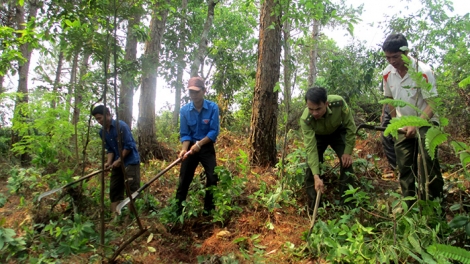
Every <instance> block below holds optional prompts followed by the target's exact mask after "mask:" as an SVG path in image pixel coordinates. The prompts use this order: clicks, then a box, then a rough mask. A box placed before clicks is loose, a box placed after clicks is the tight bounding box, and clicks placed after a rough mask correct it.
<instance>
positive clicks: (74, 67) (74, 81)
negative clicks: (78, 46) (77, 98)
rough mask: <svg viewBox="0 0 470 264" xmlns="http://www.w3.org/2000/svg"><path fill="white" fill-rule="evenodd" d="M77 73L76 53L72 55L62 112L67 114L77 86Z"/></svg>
mask: <svg viewBox="0 0 470 264" xmlns="http://www.w3.org/2000/svg"><path fill="white" fill-rule="evenodd" d="M77 72H78V51H77V52H76V53H75V54H74V56H73V60H72V70H71V71H70V82H69V86H68V88H67V97H66V102H65V106H64V108H65V109H64V110H65V111H67V112H69V111H70V109H71V108H72V95H73V93H74V91H75V85H76V84H77Z"/></svg>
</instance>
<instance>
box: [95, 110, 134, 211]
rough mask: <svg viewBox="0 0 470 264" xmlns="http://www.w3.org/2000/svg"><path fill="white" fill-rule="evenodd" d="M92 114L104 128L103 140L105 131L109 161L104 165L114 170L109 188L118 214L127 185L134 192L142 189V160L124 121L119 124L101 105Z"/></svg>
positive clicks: (112, 209) (112, 204)
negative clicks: (122, 167) (122, 164)
mask: <svg viewBox="0 0 470 264" xmlns="http://www.w3.org/2000/svg"><path fill="white" fill-rule="evenodd" d="M91 114H92V115H93V116H94V117H95V119H96V121H97V122H98V123H99V124H100V125H102V126H103V128H101V129H100V132H99V134H100V138H101V139H103V131H104V147H105V149H106V152H107V160H106V164H105V165H104V167H105V169H112V171H111V180H110V186H109V197H110V200H111V212H113V213H117V212H116V206H117V205H118V204H119V202H120V201H122V200H123V199H124V191H125V183H124V181H127V182H128V183H129V187H130V190H131V193H132V192H135V191H137V189H139V187H140V158H139V152H137V147H136V144H135V140H134V138H133V137H132V133H131V130H130V128H129V126H128V125H127V124H126V123H125V122H124V121H122V120H119V123H118V122H116V120H114V119H112V118H111V113H110V112H109V109H108V108H107V107H104V105H99V106H97V107H95V108H94V109H93V111H92V112H91ZM118 124H119V131H121V132H120V137H121V138H120V139H121V147H122V157H123V158H121V157H120V155H119V144H118V133H117V129H118V128H117V126H118ZM123 160H124V167H125V170H126V171H125V176H126V177H127V179H124V172H123V171H122V169H121V162H122V161H123Z"/></svg>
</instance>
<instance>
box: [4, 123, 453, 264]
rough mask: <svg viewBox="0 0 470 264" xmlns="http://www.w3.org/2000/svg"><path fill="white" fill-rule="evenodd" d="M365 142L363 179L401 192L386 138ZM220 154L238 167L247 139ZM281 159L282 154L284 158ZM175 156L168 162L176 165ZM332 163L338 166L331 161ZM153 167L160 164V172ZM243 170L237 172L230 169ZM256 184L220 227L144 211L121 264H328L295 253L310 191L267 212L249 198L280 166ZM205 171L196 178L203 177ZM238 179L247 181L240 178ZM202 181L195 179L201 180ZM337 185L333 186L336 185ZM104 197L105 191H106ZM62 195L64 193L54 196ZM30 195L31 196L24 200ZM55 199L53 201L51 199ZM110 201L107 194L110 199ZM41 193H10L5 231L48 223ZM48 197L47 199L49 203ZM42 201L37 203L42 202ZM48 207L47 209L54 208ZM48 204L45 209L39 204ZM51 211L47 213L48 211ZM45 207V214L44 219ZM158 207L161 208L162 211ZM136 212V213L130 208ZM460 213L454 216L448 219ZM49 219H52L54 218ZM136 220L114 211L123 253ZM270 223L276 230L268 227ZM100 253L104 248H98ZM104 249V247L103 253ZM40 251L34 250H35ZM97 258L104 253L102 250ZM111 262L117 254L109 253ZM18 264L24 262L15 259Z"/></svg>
mask: <svg viewBox="0 0 470 264" xmlns="http://www.w3.org/2000/svg"><path fill="white" fill-rule="evenodd" d="M367 135H368V136H367V137H366V138H365V139H359V138H358V140H357V143H356V151H355V153H356V158H362V159H366V160H367V159H370V157H371V155H373V156H375V157H379V158H380V159H377V158H376V159H375V160H374V161H371V162H374V164H375V165H374V166H375V169H374V170H366V171H365V172H360V173H358V174H357V177H363V178H364V177H365V178H368V179H370V182H371V183H372V185H373V186H374V189H375V190H376V191H377V192H379V193H380V192H385V191H386V190H395V191H397V192H398V190H399V185H398V181H397V179H396V178H395V176H394V174H393V173H392V171H391V170H390V169H389V166H388V163H387V161H386V159H385V158H384V154H383V152H382V147H381V143H380V134H379V133H374V132H372V133H368V134H367ZM299 144H301V143H299V142H296V141H293V142H290V143H289V146H288V148H287V152H288V153H289V152H291V151H293V150H294V149H295V148H297V147H298V146H299ZM216 149H217V155H218V165H224V163H227V161H228V160H229V161H230V160H231V161H232V162H231V163H230V164H231V165H230V166H235V165H234V164H235V162H233V161H235V160H236V159H237V156H238V155H239V154H240V152H239V149H242V150H243V151H245V152H246V153H248V143H247V139H246V138H244V137H241V136H236V135H232V134H230V133H227V132H225V133H223V134H222V135H221V136H220V138H219V140H218V142H217V145H216ZM279 157H280V154H279ZM171 158H172V157H168V162H170V161H171ZM440 158H441V163H442V164H444V165H446V164H457V163H458V161H457V159H456V158H455V157H454V155H453V154H452V153H451V152H450V151H446V150H445V149H444V150H441V153H440ZM168 162H167V163H159V167H157V168H156V167H155V165H152V164H150V165H145V166H143V167H142V169H141V175H142V177H141V181H142V183H145V182H147V181H148V180H149V179H151V178H152V177H153V176H154V175H155V174H156V172H158V171H159V170H161V169H163V168H164V167H165V165H166V166H167V165H168V164H169V163H168ZM331 162H332V164H334V163H336V162H337V161H331ZM152 166H153V167H152ZM178 169H179V165H177V166H175V167H174V168H172V169H171V170H170V171H168V172H167V173H166V174H165V175H164V176H163V177H161V178H160V179H158V180H157V181H155V182H154V183H153V184H152V185H151V186H150V187H149V188H148V192H149V194H151V195H154V196H155V198H156V199H157V200H158V201H159V202H160V203H161V204H160V205H158V206H157V205H155V207H158V208H161V207H164V206H166V201H167V200H168V199H169V198H170V197H173V196H174V193H175V190H176V184H177V178H178V172H179V170H178ZM228 169H229V170H232V171H237V170H236V169H235V168H234V167H233V168H230V167H229V168H228ZM2 171H3V173H2V174H3V175H1V176H0V181H1V184H0V192H2V193H7V179H8V175H5V172H6V170H5V169H3V170H2ZM250 172H251V173H249V175H246V176H247V179H248V181H247V182H246V186H245V189H244V194H243V195H242V197H240V199H239V201H238V205H239V206H241V208H242V211H241V212H240V213H234V214H233V215H232V216H231V217H230V218H229V219H228V220H226V221H225V222H224V223H220V222H217V223H213V222H212V221H211V218H210V217H203V216H198V217H190V218H189V219H185V221H184V224H181V223H175V224H171V225H169V224H166V225H164V224H161V223H160V222H159V221H158V218H155V216H154V214H152V213H151V212H150V211H147V212H144V213H142V214H141V215H140V216H139V217H140V220H141V222H142V226H143V227H144V228H146V229H147V231H146V232H145V233H144V234H143V235H141V236H139V237H138V238H137V239H135V240H134V241H133V242H132V243H131V244H130V245H128V246H127V247H126V248H125V249H124V250H123V251H122V252H121V254H120V256H119V257H118V258H117V259H116V262H117V263H237V262H238V263H326V262H324V261H322V260H318V259H308V258H305V257H303V256H302V255H300V256H299V255H296V254H295V252H294V251H292V250H289V245H291V246H292V247H296V248H299V247H302V246H303V245H304V244H305V240H304V238H303V237H305V233H306V232H308V230H309V227H310V218H309V215H308V213H307V210H306V194H305V191H304V190H303V189H300V190H299V192H298V193H295V194H294V195H293V196H294V197H296V198H297V205H296V206H288V207H284V206H283V207H282V208H278V209H274V210H273V211H269V210H268V209H267V208H266V207H262V206H258V205H257V204H256V203H251V202H250V201H249V199H248V196H249V195H250V194H253V193H254V192H256V191H257V190H259V188H260V182H261V181H263V182H265V183H266V184H267V186H274V185H275V184H276V182H277V181H278V180H279V178H278V173H277V168H261V167H251V168H250ZM199 173H200V168H199V169H198V172H197V173H196V175H199ZM457 175H458V173H453V171H452V170H450V169H449V170H448V171H446V172H445V173H444V177H445V178H446V179H447V180H448V179H449V177H450V178H452V177H454V178H458V179H457V180H462V179H461V178H459V176H457ZM234 176H236V177H237V176H239V175H236V174H234ZM199 178H200V177H195V180H199ZM335 183H336V182H335V179H331V180H327V191H326V193H325V194H324V196H323V200H325V199H326V200H329V201H333V200H335V199H339V194H338V193H337V189H336V188H332V187H331V186H335ZM328 185H330V186H328ZM98 186H99V185H98V177H97V178H95V179H92V180H91V181H90V183H89V184H88V188H98V189H99V187H98ZM46 190H47V187H44V188H43V189H42V190H40V191H38V192H36V193H35V194H34V195H36V196H37V195H38V194H39V193H40V192H41V191H46ZM447 192H448V193H447V194H448V195H447V198H446V199H447V202H448V204H449V205H452V204H453V203H454V202H455V200H456V199H458V196H459V194H453V191H449V189H447ZM98 193H99V192H98ZM52 196H55V197H57V196H58V195H52ZM22 197H24V198H22ZM51 199H52V198H51ZM105 199H107V197H106V198H105ZM33 200H37V199H34V196H33V194H30V195H24V194H23V195H15V194H11V195H9V196H8V201H7V203H6V204H5V206H4V207H3V208H0V216H1V218H4V220H2V221H4V223H3V225H2V226H3V227H6V228H12V229H14V230H15V231H16V232H17V234H18V235H24V231H23V230H24V229H22V228H21V227H22V226H24V225H30V226H33V224H34V223H35V222H38V221H39V222H41V221H43V222H44V221H45V220H44V219H41V217H42V218H44V215H43V216H38V214H41V213H38V210H37V207H38V206H37V203H36V202H33ZM45 200H47V199H45ZM35 203H36V204H35ZM46 205H47V202H45V204H44V205H42V207H44V208H46V207H47V206H46ZM39 207H41V205H40V206H39ZM68 208H69V205H68V204H66V203H59V204H58V205H57V206H56V207H55V208H54V211H55V213H57V212H58V213H59V215H60V214H63V215H64V216H66V215H69V214H70V210H69V209H68ZM49 209H50V208H48V209H44V210H46V214H47V210H49ZM44 210H42V214H44ZM157 210H158V209H157ZM98 211H99V208H87V212H86V213H84V214H89V215H91V216H90V218H93V217H92V215H94V218H95V219H96V221H95V222H96V224H95V226H96V230H98V231H97V232H99V228H98V227H99V226H100V225H99V217H98V214H97V212H98ZM126 213H127V214H129V210H127V211H126ZM452 217H453V215H452V213H451V212H448V215H447V218H448V220H450V219H452ZM46 219H47V217H46ZM131 219H133V218H132V217H129V216H122V217H121V220H120V221H113V220H112V218H111V217H110V216H109V214H108V215H107V217H106V225H105V228H106V230H108V231H113V232H116V233H118V234H119V235H118V236H117V237H115V238H114V239H113V240H111V241H109V243H108V245H107V246H109V247H112V248H114V249H116V248H117V247H119V246H120V245H122V243H124V241H126V240H127V239H129V238H130V237H131V236H132V235H134V234H136V233H137V232H138V231H139V227H138V225H137V224H136V221H135V220H131ZM267 223H270V224H269V227H268V226H267ZM94 246H95V248H99V247H100V246H99V244H98V243H96V245H94ZM98 251H99V250H98ZM31 254H34V252H31ZM93 254H94V253H84V254H77V255H71V256H69V257H67V258H66V259H62V261H63V262H70V263H88V262H89V258H90V257H91V256H92V255H93ZM95 254H96V252H95ZM107 257H109V256H107ZM10 262H11V263H16V261H15V260H14V259H12V260H10Z"/></svg>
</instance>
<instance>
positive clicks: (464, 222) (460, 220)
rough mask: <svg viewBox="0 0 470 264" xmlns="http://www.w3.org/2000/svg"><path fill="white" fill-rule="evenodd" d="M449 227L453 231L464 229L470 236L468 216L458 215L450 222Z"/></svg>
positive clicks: (469, 218) (469, 219)
mask: <svg viewBox="0 0 470 264" xmlns="http://www.w3.org/2000/svg"><path fill="white" fill-rule="evenodd" d="M449 227H450V228H453V229H460V228H462V229H463V230H464V231H465V233H466V235H467V236H470V217H469V216H468V215H457V216H456V217H454V219H452V221H450V223H449Z"/></svg>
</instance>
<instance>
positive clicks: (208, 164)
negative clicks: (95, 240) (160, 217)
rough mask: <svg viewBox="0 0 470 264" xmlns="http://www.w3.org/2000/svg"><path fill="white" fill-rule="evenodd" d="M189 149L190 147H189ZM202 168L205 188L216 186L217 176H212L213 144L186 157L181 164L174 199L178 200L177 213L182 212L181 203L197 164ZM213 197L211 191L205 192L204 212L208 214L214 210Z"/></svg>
mask: <svg viewBox="0 0 470 264" xmlns="http://www.w3.org/2000/svg"><path fill="white" fill-rule="evenodd" d="M191 145H192V144H191ZM190 147H191V146H190ZM199 162H200V163H201V164H202V166H203V167H204V171H205V172H206V188H207V187H210V186H214V185H217V181H218V178H217V175H215V174H214V168H215V166H216V160H215V149H214V144H213V143H208V144H205V145H203V146H202V148H201V150H200V151H199V152H197V153H195V154H191V155H188V157H187V158H186V159H185V160H184V161H183V163H181V169H180V177H179V184H178V189H177V190H176V199H177V200H178V213H181V211H182V209H183V208H182V202H183V201H185V200H186V197H187V196H188V190H189V185H190V184H191V182H192V181H193V178H194V172H195V171H196V168H197V166H198V164H199ZM213 200H214V195H213V194H212V191H209V190H206V195H205V197H204V210H205V211H206V212H207V213H210V212H211V210H212V209H215V205H214V201H213Z"/></svg>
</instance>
